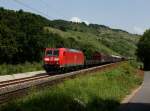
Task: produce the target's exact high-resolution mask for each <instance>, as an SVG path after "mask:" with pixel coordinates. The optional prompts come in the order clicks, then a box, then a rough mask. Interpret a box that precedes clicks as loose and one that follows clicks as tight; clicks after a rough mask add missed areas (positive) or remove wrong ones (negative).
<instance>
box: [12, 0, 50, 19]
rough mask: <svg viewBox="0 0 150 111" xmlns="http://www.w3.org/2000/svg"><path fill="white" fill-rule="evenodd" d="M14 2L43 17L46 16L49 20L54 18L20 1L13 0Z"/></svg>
mask: <svg viewBox="0 0 150 111" xmlns="http://www.w3.org/2000/svg"><path fill="white" fill-rule="evenodd" d="M13 1H14V2H16V3H17V4H20V5H22V6H24V7H26V8H28V9H31V10H32V11H35V12H37V13H39V14H41V15H44V16H45V17H47V18H51V19H52V17H50V16H49V15H47V14H45V13H44V12H41V11H39V10H37V9H36V8H33V7H31V6H29V5H27V4H25V3H23V2H21V1H20V0H13Z"/></svg>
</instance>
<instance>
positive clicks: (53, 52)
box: [46, 50, 59, 56]
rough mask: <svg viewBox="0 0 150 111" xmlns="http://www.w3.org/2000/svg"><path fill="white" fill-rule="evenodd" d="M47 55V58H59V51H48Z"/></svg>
mask: <svg viewBox="0 0 150 111" xmlns="http://www.w3.org/2000/svg"><path fill="white" fill-rule="evenodd" d="M46 55H47V56H59V50H47V51H46Z"/></svg>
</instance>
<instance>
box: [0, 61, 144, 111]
mask: <svg viewBox="0 0 150 111" xmlns="http://www.w3.org/2000/svg"><path fill="white" fill-rule="evenodd" d="M136 73H137V70H136V69H135V68H134V67H132V66H131V65H130V64H129V63H122V64H121V65H120V66H118V67H117V68H115V69H111V70H106V71H104V72H95V73H92V75H86V76H79V77H78V78H75V79H73V80H66V81H64V82H63V83H61V84H58V85H56V86H53V87H51V88H49V89H45V90H43V91H39V92H34V93H33V92H32V93H31V94H30V95H29V96H27V97H25V98H23V99H19V100H15V101H13V102H11V103H9V104H7V105H5V106H1V108H0V110H1V111H115V110H116V109H117V107H118V106H119V103H120V101H121V100H122V99H123V98H124V97H125V95H127V94H129V93H130V92H131V90H132V89H133V88H135V87H137V86H138V85H139V84H141V81H142V78H141V77H140V76H138V75H137V74H136Z"/></svg>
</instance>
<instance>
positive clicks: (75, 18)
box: [70, 17, 81, 23]
mask: <svg viewBox="0 0 150 111" xmlns="http://www.w3.org/2000/svg"><path fill="white" fill-rule="evenodd" d="M70 21H72V22H75V23H81V19H80V18H78V17H72V18H71V20H70Z"/></svg>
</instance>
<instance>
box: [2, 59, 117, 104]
mask: <svg viewBox="0 0 150 111" xmlns="http://www.w3.org/2000/svg"><path fill="white" fill-rule="evenodd" d="M119 63H120V62H118V63H111V64H106V65H101V66H96V67H91V68H87V69H82V70H78V71H73V72H69V73H65V74H57V75H52V76H50V75H48V74H46V73H43V74H40V75H39V76H33V77H26V78H20V79H15V80H9V81H4V82H0V104H3V103H6V102H9V101H10V100H12V99H16V98H18V97H22V96H24V95H27V94H28V93H29V92H30V89H31V88H33V87H35V88H37V89H41V88H43V87H45V86H50V85H54V84H56V83H59V82H61V81H63V80H65V79H66V78H74V77H75V76H77V75H82V74H85V72H89V71H96V70H99V69H104V68H107V67H112V66H114V65H117V64H119Z"/></svg>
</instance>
